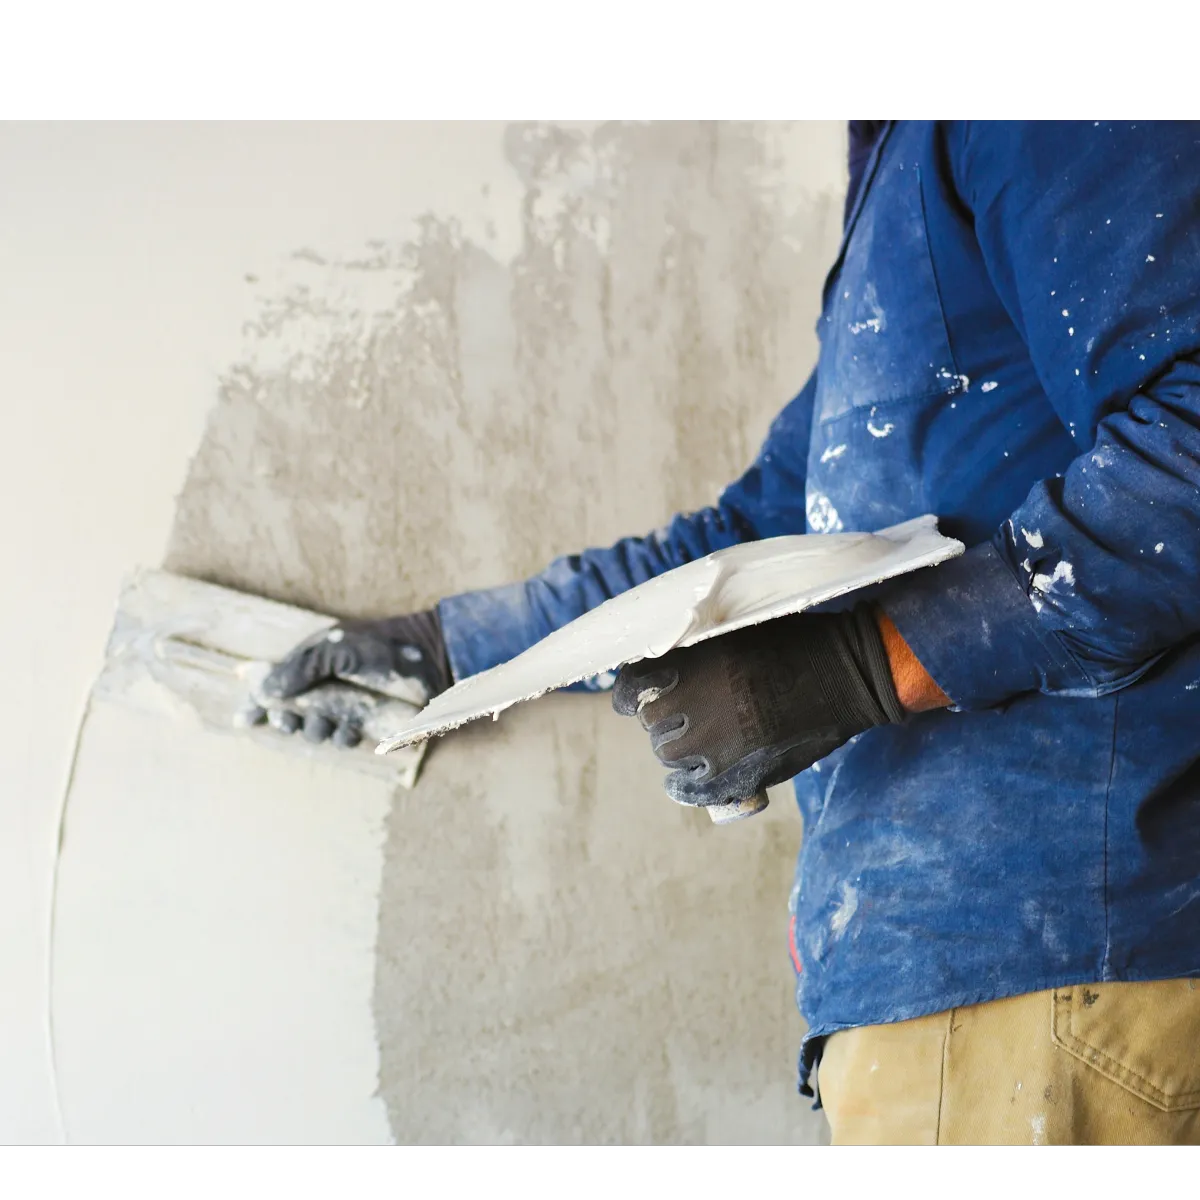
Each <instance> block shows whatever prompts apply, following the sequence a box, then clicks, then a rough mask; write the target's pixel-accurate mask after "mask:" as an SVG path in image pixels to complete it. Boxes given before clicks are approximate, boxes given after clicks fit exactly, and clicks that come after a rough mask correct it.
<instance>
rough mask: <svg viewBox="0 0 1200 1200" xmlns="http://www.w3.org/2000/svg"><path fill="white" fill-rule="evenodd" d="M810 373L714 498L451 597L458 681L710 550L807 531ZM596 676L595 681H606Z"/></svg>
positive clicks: (446, 631)
mask: <svg viewBox="0 0 1200 1200" xmlns="http://www.w3.org/2000/svg"><path fill="white" fill-rule="evenodd" d="M815 390H816V375H815V373H814V374H813V375H812V376H811V377H810V378H809V381H808V383H807V384H806V385H805V386H804V388H803V390H802V391H801V392H800V394H799V395H798V396H796V397H795V399H793V400H792V401H791V402H790V403H789V404H788V405H787V406H786V407H785V408H784V409H783V411H782V412H781V413H780V414H779V416H778V417H776V419H775V422H774V424H773V425H772V426H771V430H770V432H769V434H768V435H767V439H766V441H765V442H764V444H763V447H762V449H761V451H760V452H759V455H758V458H757V459H756V460H755V462H754V465H753V466H751V467H750V469H749V470H748V471H747V472H746V473H745V474H744V475H743V476H742V477H741V478H740V479H739V480H738V481H737V482H736V483H733V484H731V485H730V486H729V487H727V488H726V489H725V490H724V492H722V494H721V497H720V499H719V500H718V501H717V503H716V504H715V505H713V506H711V507H709V508H703V509H701V510H700V511H699V512H694V513H686V514H681V515H679V516H677V517H675V518H674V519H673V520H672V521H671V522H670V523H669V524H668V525H666V526H665V527H664V528H662V529H660V530H658V531H657V532H655V533H651V534H649V535H647V536H646V537H629V538H623V539H622V540H621V541H619V542H617V543H616V545H614V546H611V547H609V548H607V549H593V550H585V551H584V552H583V553H582V554H573V555H569V556H566V557H563V558H558V559H555V560H554V562H552V563H551V564H550V565H549V566H548V567H547V568H546V570H544V571H543V572H542V573H541V574H539V575H535V576H534V577H533V578H532V579H527V580H525V581H524V582H522V583H512V584H507V585H505V586H503V587H497V588H488V589H485V590H483V591H477V592H466V593H463V594H461V595H457V596H449V597H447V598H446V599H444V600H442V601H441V603H440V604H439V605H438V613H439V615H440V617H441V622H442V632H443V635H444V637H445V640H446V647H447V651H448V653H449V656H450V667H451V670H452V671H453V672H454V678H455V679H456V680H459V679H464V678H466V677H467V676H468V675H475V674H478V672H480V671H483V670H486V669H487V668H489V667H493V666H495V665H497V664H498V663H502V662H507V661H508V660H509V659H510V658H514V657H516V655H518V654H520V653H521V651H522V650H526V649H528V647H530V646H532V645H533V644H534V643H535V642H537V641H540V640H541V639H542V638H543V637H545V636H546V634H548V633H550V632H551V631H552V630H555V629H557V628H559V627H560V626H562V625H565V624H567V622H568V621H572V620H574V619H575V618H576V617H578V616H580V615H582V614H583V613H585V612H587V611H588V610H589V609H592V608H595V607H596V606H597V605H598V604H602V603H603V602H604V601H605V600H608V599H609V598H610V597H612V596H616V595H618V594H619V593H620V592H623V591H626V590H627V589H629V588H631V587H634V586H635V585H637V584H639V583H643V582H645V581H646V580H647V579H650V578H652V577H653V576H655V575H660V574H662V572H664V571H669V570H671V569H672V568H673V567H678V566H681V565H682V564H683V563H685V562H690V561H692V560H693V559H696V558H702V557H703V556H704V555H706V554H709V553H711V552H712V551H714V550H720V549H722V548H724V547H726V546H732V545H735V544H736V543H738V542H746V541H752V540H754V539H757V538H763V537H774V536H776V535H778V534H784V533H803V532H804V530H805V517H804V480H805V475H806V459H807V455H808V444H809V432H810V428H811V422H812V407H813V393H814V391H815ZM605 682H610V681H601V682H600V683H598V684H595V685H594V686H597V687H599V686H603V685H604V683H605Z"/></svg>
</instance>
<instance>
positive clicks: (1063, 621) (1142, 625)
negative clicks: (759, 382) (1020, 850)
mask: <svg viewBox="0 0 1200 1200" xmlns="http://www.w3.org/2000/svg"><path fill="white" fill-rule="evenodd" d="M947 148H948V152H949V161H950V163H951V164H952V170H953V173H954V177H955V180H956V184H957V187H958V191H959V194H960V195H961V197H962V199H963V201H964V203H965V205H966V208H967V209H968V210H969V214H970V217H971V219H972V220H973V221H974V224H975V231H976V236H977V238H978V240H979V244H980V246H981V248H982V251H983V255H984V258H985V261H986V263H987V267H988V271H989V273H990V275H991V278H992V280H993V282H994V284H995V287H996V289H997V291H998V293H999V295H1000V298H1001V301H1002V302H1003V304H1004V306H1005V308H1006V309H1007V311H1008V313H1009V315H1010V316H1011V317H1012V319H1013V321H1014V322H1015V323H1016V324H1017V326H1018V328H1019V330H1020V331H1021V333H1022V335H1023V337H1024V340H1025V342H1026V344H1027V345H1028V347H1029V353H1030V355H1031V358H1032V361H1033V365H1034V368H1035V369H1036V371H1037V374H1038V377H1039V379H1040V381H1041V384H1042V386H1043V388H1044V389H1045V391H1046V394H1047V396H1048V397H1049V399H1050V402H1051V404H1053V405H1054V407H1055V409H1056V411H1057V412H1058V415H1059V417H1060V418H1061V420H1062V422H1063V424H1064V425H1065V426H1066V428H1067V429H1068V430H1069V432H1070V433H1071V435H1072V436H1073V437H1074V439H1075V441H1076V444H1077V445H1078V447H1079V451H1080V452H1079V454H1078V457H1076V458H1075V459H1074V460H1072V462H1071V463H1070V465H1069V466H1068V468H1067V469H1066V470H1065V471H1064V472H1063V474H1062V475H1061V477H1054V478H1050V479H1043V480H1041V481H1039V482H1038V483H1036V484H1035V485H1034V487H1033V488H1032V490H1031V491H1030V492H1029V495H1028V496H1027V497H1026V499H1025V501H1024V502H1023V503H1022V505H1021V506H1020V507H1019V508H1018V509H1017V510H1016V511H1015V512H1014V513H1013V514H1012V516H1011V517H1010V518H1009V520H1008V521H1006V522H1005V523H1004V525H1003V526H1002V527H1001V528H1000V529H998V530H997V531H996V532H995V535H994V536H993V537H992V539H991V540H990V541H989V542H986V543H984V544H982V545H979V546H976V547H973V548H972V549H970V550H969V551H968V552H967V553H966V554H965V555H964V556H963V557H961V558H959V559H956V560H954V561H953V562H951V563H948V564H945V565H944V566H942V567H938V568H936V569H934V570H931V571H928V572H922V573H920V574H919V575H916V576H913V577H911V579H908V580H903V581H899V582H897V583H895V584H892V585H890V586H889V587H888V588H886V589H885V590H884V592H883V594H882V597H881V603H882V604H883V606H884V607H885V608H886V610H887V612H888V614H889V616H891V618H892V620H893V621H894V622H895V623H896V625H897V627H898V628H899V630H900V632H901V633H902V634H903V636H904V637H905V639H906V640H907V641H908V643H909V645H910V646H911V647H912V649H913V651H914V652H915V653H916V655H917V657H918V658H919V659H920V661H921V662H922V664H923V665H924V666H925V668H926V670H928V671H929V673H930V674H931V675H932V676H933V678H934V679H935V680H936V681H937V682H938V684H939V685H940V686H941V688H942V690H943V691H945V692H946V693H947V695H949V696H950V697H951V699H952V700H953V701H954V702H955V703H956V704H957V705H959V706H960V707H963V708H983V707H987V706H989V705H994V704H996V703H999V702H1001V701H1003V700H1004V699H1006V698H1008V697H1011V696H1013V695H1016V694H1018V693H1022V692H1028V691H1035V690H1040V691H1042V692H1046V693H1050V694H1057V695H1064V696H1100V695H1104V694H1106V693H1109V692H1112V691H1115V690H1117V689H1119V688H1122V687H1125V686H1128V685H1129V684H1130V683H1132V682H1134V681H1135V680H1136V679H1138V678H1139V677H1140V676H1141V675H1142V674H1144V673H1145V671H1146V670H1148V669H1149V667H1150V666H1151V665H1153V663H1154V661H1155V660H1156V659H1157V657H1159V656H1160V655H1161V654H1162V653H1163V652H1165V651H1167V650H1168V649H1170V648H1171V647H1173V646H1175V645H1177V644H1178V643H1179V642H1181V641H1183V640H1185V639H1187V638H1190V637H1192V636H1194V635H1195V634H1197V633H1200V586H1198V584H1200V287H1198V286H1197V281H1198V280H1200V124H1189V123H1174V124H1166V123H1164V124H1153V123H1152V124H1146V123H1143V122H1138V123H1137V124H1134V125H1131V124H1129V123H1128V122H1123V123H1120V124H1115V123H1114V124H1109V123H1107V122H1096V123H1092V122H1086V123H1082V124H1075V125H1069V126H1063V125H1061V124H1056V123H1051V122H1033V123H1029V124H1024V123H1011V124H1010V123H994V124H986V123H985V124H984V125H982V126H974V127H963V126H954V127H952V128H951V129H950V130H949V132H948V134H947Z"/></svg>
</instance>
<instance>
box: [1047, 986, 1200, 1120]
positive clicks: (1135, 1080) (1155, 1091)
mask: <svg viewBox="0 0 1200 1200" xmlns="http://www.w3.org/2000/svg"><path fill="white" fill-rule="evenodd" d="M1075 991H1076V989H1075V988H1072V989H1071V990H1070V991H1068V992H1065V993H1063V992H1059V991H1057V990H1056V991H1055V992H1054V997H1053V1003H1054V1019H1053V1021H1052V1023H1051V1029H1050V1036H1051V1038H1052V1039H1053V1040H1054V1041H1055V1042H1056V1043H1057V1044H1058V1045H1059V1046H1061V1047H1062V1048H1063V1049H1064V1050H1065V1051H1066V1052H1067V1053H1068V1054H1072V1055H1074V1056H1075V1057H1076V1058H1078V1059H1079V1061H1080V1062H1082V1063H1084V1064H1085V1065H1086V1066H1089V1067H1092V1068H1093V1069H1094V1070H1096V1071H1098V1072H1099V1073H1100V1074H1101V1075H1103V1076H1104V1077H1105V1078H1106V1079H1111V1080H1112V1082H1113V1083H1115V1084H1118V1085H1119V1086H1121V1087H1123V1088H1125V1089H1126V1090H1127V1091H1129V1092H1132V1093H1133V1094H1134V1095H1135V1096H1139V1097H1141V1099H1143V1100H1145V1101H1146V1103H1147V1104H1151V1105H1153V1106H1154V1107H1155V1108H1157V1109H1159V1110H1160V1111H1161V1112H1175V1111H1177V1110H1180V1109H1189V1108H1196V1107H1200V1088H1196V1089H1194V1090H1193V1091H1189V1092H1180V1093H1179V1094H1178V1095H1173V1096H1169V1095H1167V1093H1166V1092H1164V1091H1163V1090H1162V1088H1160V1087H1156V1086H1155V1085H1154V1084H1153V1083H1151V1082H1150V1080H1148V1079H1146V1078H1145V1077H1144V1076H1142V1075H1139V1074H1138V1072H1137V1071H1135V1070H1133V1068H1132V1067H1128V1066H1126V1065H1125V1064H1124V1063H1122V1062H1118V1061H1117V1060H1116V1059H1115V1058H1113V1057H1112V1056H1111V1055H1109V1054H1105V1052H1104V1051H1103V1050H1101V1049H1100V1047H1099V1046H1093V1045H1092V1044H1091V1043H1090V1042H1087V1041H1084V1039H1083V1038H1081V1037H1079V1036H1078V1035H1077V1034H1076V1033H1075V1032H1074V1030H1073V1029H1072V1028H1071V1018H1072V1016H1073V1014H1074V1010H1075V1001H1074V996H1075ZM1063 1018H1065V1020H1066V1023H1067V1026H1068V1031H1067V1032H1065V1033H1064V1032H1063V1031H1062V1030H1061V1029H1060V1025H1061V1024H1062V1023H1063ZM1093 1055H1094V1056H1095V1057H1093Z"/></svg>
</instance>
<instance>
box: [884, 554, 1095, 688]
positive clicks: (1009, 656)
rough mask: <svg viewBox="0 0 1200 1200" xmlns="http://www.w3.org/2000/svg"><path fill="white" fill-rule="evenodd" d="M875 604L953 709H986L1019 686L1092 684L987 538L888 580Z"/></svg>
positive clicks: (1051, 686) (1069, 686)
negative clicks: (932, 564)
mask: <svg viewBox="0 0 1200 1200" xmlns="http://www.w3.org/2000/svg"><path fill="white" fill-rule="evenodd" d="M877 603H878V604H879V606H880V607H881V608H882V609H883V610H884V612H886V613H887V615H888V616H889V617H890V618H891V620H892V623H893V624H894V625H895V626H896V628H897V629H898V630H899V631H900V635H901V637H903V638H904V640H905V641H906V642H907V643H908V645H909V647H910V649H911V650H912V652H913V653H914V654H915V655H916V656H917V660H918V661H919V662H920V664H921V665H922V666H923V667H924V668H925V670H926V671H928V672H929V674H930V675H931V676H932V677H933V680H934V682H935V683H936V684H937V685H938V687H940V688H941V689H942V691H943V692H945V693H946V695H947V696H949V697H950V699H951V700H952V701H953V702H954V704H955V705H956V706H957V707H958V708H964V709H980V708H989V707H991V706H992V705H995V704H999V703H1000V702H1001V701H1004V700H1007V699H1009V698H1010V697H1012V696H1016V695H1019V694H1020V693H1022V692H1032V691H1043V692H1052V693H1059V694H1061V693H1064V692H1065V693H1071V692H1076V693H1078V692H1080V691H1083V690H1087V689H1089V688H1090V685H1091V681H1090V680H1089V679H1088V677H1087V676H1086V674H1085V673H1084V672H1083V670H1082V669H1081V668H1080V667H1079V665H1078V663H1076V661H1075V660H1074V658H1072V656H1071V655H1070V653H1069V652H1068V651H1067V649H1066V647H1065V646H1064V645H1063V644H1062V643H1061V642H1060V641H1059V640H1058V639H1057V638H1056V637H1055V635H1054V634H1053V633H1052V632H1050V631H1049V630H1046V629H1043V628H1042V626H1041V624H1040V623H1039V621H1038V616H1037V612H1036V611H1035V610H1034V607H1033V604H1032V603H1031V602H1030V599H1029V597H1028V595H1027V594H1026V592H1025V589H1024V588H1023V587H1022V586H1021V584H1020V583H1019V582H1018V580H1017V578H1016V576H1015V575H1014V574H1013V573H1012V571H1011V569H1010V568H1009V566H1008V564H1007V562H1006V561H1005V559H1004V557H1003V556H1002V555H1001V553H1000V552H999V550H998V549H997V548H996V546H995V545H994V544H993V543H991V542H984V543H983V544H981V545H978V546H974V547H972V548H971V549H970V550H968V551H967V552H966V553H965V554H963V555H961V556H960V557H958V558H952V559H950V560H949V561H948V562H944V563H941V564H940V565H939V566H936V567H929V568H927V569H926V570H923V571H916V572H914V573H913V574H912V575H907V576H903V577H901V578H900V579H897V580H894V581H893V582H891V583H889V584H888V585H886V586H885V587H884V588H883V589H882V590H881V592H880V593H879V596H878V598H877Z"/></svg>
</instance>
